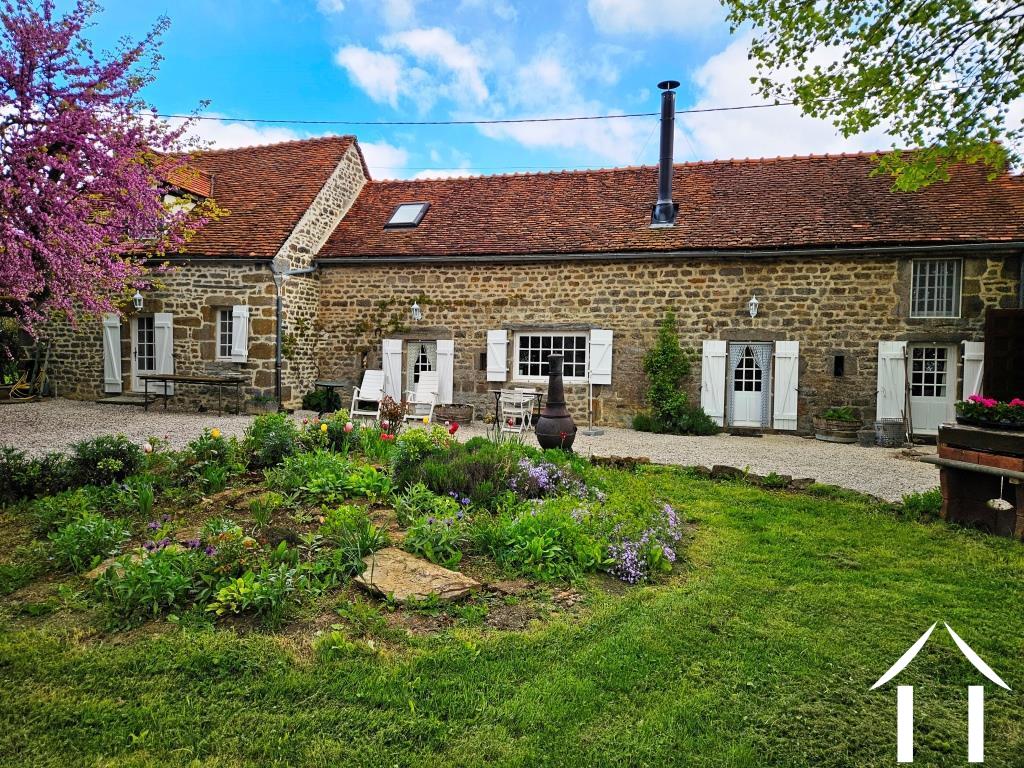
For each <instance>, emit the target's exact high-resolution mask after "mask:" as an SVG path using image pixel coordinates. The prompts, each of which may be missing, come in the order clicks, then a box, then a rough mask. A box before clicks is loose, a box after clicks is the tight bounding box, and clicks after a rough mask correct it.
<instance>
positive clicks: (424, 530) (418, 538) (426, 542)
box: [402, 512, 469, 568]
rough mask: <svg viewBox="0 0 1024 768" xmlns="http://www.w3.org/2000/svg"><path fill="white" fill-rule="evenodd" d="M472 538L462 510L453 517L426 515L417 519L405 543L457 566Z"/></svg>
mask: <svg viewBox="0 0 1024 768" xmlns="http://www.w3.org/2000/svg"><path fill="white" fill-rule="evenodd" d="M468 542H469V535H468V531H467V526H466V522H465V518H464V517H463V515H462V513H461V512H458V513H457V514H456V515H454V516H451V517H444V518H437V517H434V516H433V515H426V516H424V517H420V518H419V519H418V520H416V521H415V522H414V523H413V524H412V525H411V526H410V527H409V531H408V532H407V533H406V535H405V538H404V539H402V547H403V548H404V549H405V550H407V551H408V552H412V553H413V554H414V555H421V556H423V557H425V558H427V560H429V561H430V562H432V563H437V564H438V565H443V566H444V567H445V568H454V567H455V566H456V565H458V564H459V561H460V560H462V548H463V547H464V546H465V545H466V544H467V543H468Z"/></svg>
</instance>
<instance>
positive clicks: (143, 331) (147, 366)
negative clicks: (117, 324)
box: [132, 315, 156, 392]
mask: <svg viewBox="0 0 1024 768" xmlns="http://www.w3.org/2000/svg"><path fill="white" fill-rule="evenodd" d="M155 370H156V330H155V328H154V325H153V316H152V315H145V316H142V317H136V318H135V319H134V320H132V390H133V391H135V392H141V391H143V389H145V387H143V385H142V382H141V381H140V380H139V374H140V373H152V372H153V371H155ZM149 389H150V392H152V391H154V389H155V387H153V386H152V385H150V388H149Z"/></svg>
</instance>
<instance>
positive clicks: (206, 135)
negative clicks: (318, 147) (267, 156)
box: [168, 113, 303, 149]
mask: <svg viewBox="0 0 1024 768" xmlns="http://www.w3.org/2000/svg"><path fill="white" fill-rule="evenodd" d="M204 117H213V118H217V119H215V120H196V121H195V122H193V124H192V125H191V127H190V128H189V129H188V130H187V131H186V136H185V138H186V139H195V140H197V141H199V142H200V143H201V145H203V146H205V147H208V148H211V149H231V148H232V147H251V146H256V145H258V144H276V143H278V142H281V141H294V140H296V139H299V138H303V137H302V136H300V135H299V134H298V133H296V132H295V131H293V130H291V129H290V128H280V127H275V126H268V127H261V126H259V125H257V124H254V123H233V122H231V121H230V120H228V119H224V118H222V117H221V116H220V115H218V114H216V113H207V114H206V115H204ZM168 122H170V123H171V124H172V125H181V123H182V122H184V121H183V120H181V119H179V118H173V119H171V120H169V121H168Z"/></svg>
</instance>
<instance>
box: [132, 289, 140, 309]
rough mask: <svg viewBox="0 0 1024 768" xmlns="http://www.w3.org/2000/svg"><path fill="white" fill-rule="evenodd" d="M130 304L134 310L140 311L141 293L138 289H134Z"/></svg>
mask: <svg viewBox="0 0 1024 768" xmlns="http://www.w3.org/2000/svg"><path fill="white" fill-rule="evenodd" d="M132 304H133V305H134V306H135V311H136V312H141V311H142V294H141V293H140V292H139V291H135V295H134V296H132Z"/></svg>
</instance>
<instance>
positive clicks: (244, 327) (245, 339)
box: [231, 304, 249, 363]
mask: <svg viewBox="0 0 1024 768" xmlns="http://www.w3.org/2000/svg"><path fill="white" fill-rule="evenodd" d="M248 359H249V307H248V306H246V305H245V304H236V305H235V306H233V307H232V308H231V360H232V361H233V362H236V363H244V362H245V361H246V360H248Z"/></svg>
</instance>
